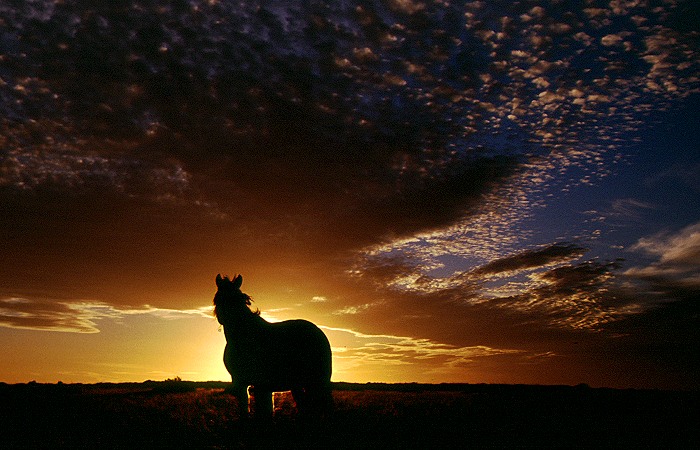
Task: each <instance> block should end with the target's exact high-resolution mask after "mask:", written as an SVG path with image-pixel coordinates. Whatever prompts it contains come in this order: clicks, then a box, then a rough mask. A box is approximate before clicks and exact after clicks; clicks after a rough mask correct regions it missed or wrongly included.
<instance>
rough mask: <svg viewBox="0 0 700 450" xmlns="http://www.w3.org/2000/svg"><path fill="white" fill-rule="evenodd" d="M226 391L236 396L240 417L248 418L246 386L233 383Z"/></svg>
mask: <svg viewBox="0 0 700 450" xmlns="http://www.w3.org/2000/svg"><path fill="white" fill-rule="evenodd" d="M226 392H228V393H229V394H231V395H233V396H234V397H235V398H236V402H237V403H238V415H239V416H240V418H241V419H246V418H248V386H245V385H239V384H236V383H233V384H232V385H231V386H229V387H228V388H226Z"/></svg>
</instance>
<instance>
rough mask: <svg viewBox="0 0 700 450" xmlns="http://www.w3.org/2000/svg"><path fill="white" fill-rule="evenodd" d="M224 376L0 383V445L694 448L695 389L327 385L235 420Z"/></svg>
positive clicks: (697, 437)
mask: <svg viewBox="0 0 700 450" xmlns="http://www.w3.org/2000/svg"><path fill="white" fill-rule="evenodd" d="M225 386H226V385H225V384H224V383H193V382H184V381H179V380H169V381H165V382H146V383H142V384H95V385H80V384H70V385H68V384H57V385H54V384H52V385H47V384H37V383H29V384H16V385H7V384H1V383H0V448H3V449H6V448H52V449H53V448H96V449H105V448H129V449H133V448H188V449H197V448H212V449H219V448H221V449H224V448H226V449H227V448H309V447H311V448H328V449H336V448H377V449H384V448H504V447H506V448H513V447H515V448H523V447H525V448H543V447H547V448H552V447H556V448H606V447H607V448H700V420H699V419H700V415H699V414H698V413H699V408H698V407H699V406H700V401H699V400H700V392H698V391H693V392H670V391H656V390H614V389H592V388H589V387H587V386H576V387H568V386H521V385H515V386H512V385H418V384H403V385H384V384H366V385H358V384H347V383H336V384H334V392H333V395H334V399H335V413H334V415H333V416H332V417H330V418H328V419H326V420H325V421H323V422H321V423H311V422H305V421H302V420H300V419H299V418H298V417H297V415H296V411H295V408H294V403H293V401H292V400H291V397H290V396H289V395H288V394H277V397H276V408H277V411H276V414H275V418H274V419H273V420H272V422H267V423H260V422H258V421H255V420H251V421H242V420H240V418H239V417H238V414H237V413H236V401H235V399H234V398H233V397H232V396H230V395H228V394H225V393H224V392H223V388H224V387H225Z"/></svg>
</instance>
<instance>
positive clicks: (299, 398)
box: [292, 388, 308, 416]
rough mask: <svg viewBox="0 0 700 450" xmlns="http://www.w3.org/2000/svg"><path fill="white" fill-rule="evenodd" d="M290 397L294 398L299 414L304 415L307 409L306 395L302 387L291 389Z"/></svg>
mask: <svg viewBox="0 0 700 450" xmlns="http://www.w3.org/2000/svg"><path fill="white" fill-rule="evenodd" d="M292 397H293V398H294V403H296V404H297V411H298V412H299V415H302V416H303V415H305V414H306V411H307V409H308V408H307V400H308V396H307V395H306V391H305V390H304V389H303V388H296V389H292Z"/></svg>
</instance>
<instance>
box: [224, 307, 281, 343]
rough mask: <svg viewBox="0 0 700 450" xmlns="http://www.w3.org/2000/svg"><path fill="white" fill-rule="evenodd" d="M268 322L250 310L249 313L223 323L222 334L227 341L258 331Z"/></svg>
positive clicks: (265, 326)
mask: <svg viewBox="0 0 700 450" xmlns="http://www.w3.org/2000/svg"><path fill="white" fill-rule="evenodd" d="M269 324H270V323H269V322H268V321H266V320H265V319H263V318H262V317H260V316H259V315H258V314H255V313H254V312H252V311H251V312H250V314H244V315H242V316H241V317H239V318H237V319H235V320H233V321H231V322H230V323H228V324H226V325H224V335H225V336H226V340H227V341H228V340H230V339H239V338H241V337H242V336H249V335H251V334H255V333H258V332H260V331H262V330H264V329H265V328H267V326H268V325H269Z"/></svg>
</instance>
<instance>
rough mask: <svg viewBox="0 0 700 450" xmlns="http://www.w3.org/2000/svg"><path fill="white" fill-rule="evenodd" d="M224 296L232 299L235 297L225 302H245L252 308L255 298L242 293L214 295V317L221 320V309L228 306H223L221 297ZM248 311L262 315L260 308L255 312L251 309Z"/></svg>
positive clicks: (218, 293) (219, 293)
mask: <svg viewBox="0 0 700 450" xmlns="http://www.w3.org/2000/svg"><path fill="white" fill-rule="evenodd" d="M224 295H226V296H230V297H235V298H233V299H229V300H225V301H224V302H226V301H228V302H231V301H236V300H237V299H238V300H243V301H245V304H246V306H250V305H251V304H252V303H253V297H251V296H250V295H248V294H245V293H243V292H240V291H238V292H235V293H227V294H223V293H221V292H217V293H216V295H214V317H216V318H217V319H218V318H219V313H220V311H221V308H226V305H222V304H221V297H222V296H224ZM248 310H249V311H250V312H251V313H252V314H255V315H256V316H259V315H260V310H259V309H258V308H255V311H253V310H252V309H250V308H248Z"/></svg>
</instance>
